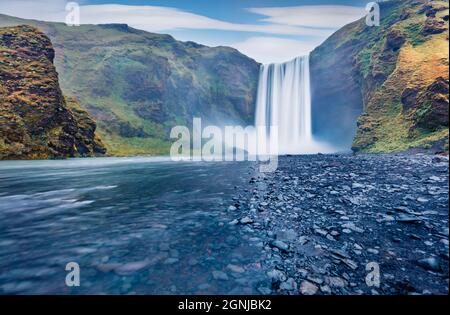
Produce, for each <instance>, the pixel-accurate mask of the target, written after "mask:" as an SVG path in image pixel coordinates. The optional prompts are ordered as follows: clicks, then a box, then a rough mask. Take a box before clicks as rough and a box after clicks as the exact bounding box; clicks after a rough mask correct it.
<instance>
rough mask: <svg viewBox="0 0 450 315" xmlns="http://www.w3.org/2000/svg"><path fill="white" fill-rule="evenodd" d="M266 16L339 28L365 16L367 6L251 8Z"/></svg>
mask: <svg viewBox="0 0 450 315" xmlns="http://www.w3.org/2000/svg"><path fill="white" fill-rule="evenodd" d="M247 10H248V11H250V12H252V13H256V14H260V15H263V16H266V18H263V19H262V21H265V22H268V23H273V24H280V25H290V26H303V27H321V28H333V29H336V28H339V27H342V26H344V25H346V24H348V23H350V22H353V21H356V20H358V19H359V18H361V17H363V16H364V15H365V14H366V12H365V8H362V7H354V6H345V5H310V6H296V7H272V8H249V9H247Z"/></svg>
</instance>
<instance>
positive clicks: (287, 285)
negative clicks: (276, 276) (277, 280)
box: [280, 278, 297, 291]
mask: <svg viewBox="0 0 450 315" xmlns="http://www.w3.org/2000/svg"><path fill="white" fill-rule="evenodd" d="M280 289H281V290H286V291H294V290H296V289H297V282H295V280H294V279H293V278H289V279H287V280H286V281H285V282H283V283H281V285H280Z"/></svg>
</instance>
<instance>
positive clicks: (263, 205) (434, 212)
mask: <svg viewBox="0 0 450 315" xmlns="http://www.w3.org/2000/svg"><path fill="white" fill-rule="evenodd" d="M253 172H254V173H253V175H252V177H251V179H250V180H249V183H248V185H246V186H245V187H236V190H238V192H237V193H236V196H235V197H234V198H233V200H232V201H231V203H230V204H229V205H228V208H227V209H226V211H227V212H228V213H229V214H230V215H231V216H232V217H234V219H233V220H231V221H230V222H229V223H228V224H230V225H237V226H240V227H241V228H240V229H239V233H243V234H246V235H247V236H248V239H249V241H252V242H255V243H256V244H257V245H258V246H259V247H260V249H261V253H262V259H261V262H260V263H261V268H262V269H263V270H264V272H265V273H266V275H267V280H266V281H263V282H261V283H259V284H258V287H257V290H258V292H260V293H261V294H304V295H313V294H342V295H353V294H373V295H375V294H383V295H384V294H386V295H397V294H401V295H403V294H448V274H449V271H448V270H449V269H448V259H449V243H448V238H449V236H448V235H449V229H448V157H445V156H433V155H426V154H416V155H407V154H379V155H350V154H349V155H345V154H343V155H305V156H285V157H280V159H279V167H278V169H277V170H276V171H275V172H274V173H259V172H258V168H257V167H256V166H255V167H254V170H253ZM217 276H218V277H220V276H221V275H217ZM377 280H378V281H379V285H377V284H378V282H377Z"/></svg>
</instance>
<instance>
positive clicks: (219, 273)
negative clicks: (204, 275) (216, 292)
mask: <svg viewBox="0 0 450 315" xmlns="http://www.w3.org/2000/svg"><path fill="white" fill-rule="evenodd" d="M212 276H213V278H214V279H216V280H224V281H226V280H228V279H229V278H228V275H227V274H226V273H225V272H223V271H219V270H214V271H213V272H212Z"/></svg>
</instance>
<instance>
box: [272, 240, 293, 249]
mask: <svg viewBox="0 0 450 315" xmlns="http://www.w3.org/2000/svg"><path fill="white" fill-rule="evenodd" d="M270 245H272V246H273V247H276V248H278V249H280V250H283V251H288V250H289V245H288V244H286V243H285V242H283V241H279V240H275V241H273V242H272V243H270Z"/></svg>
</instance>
